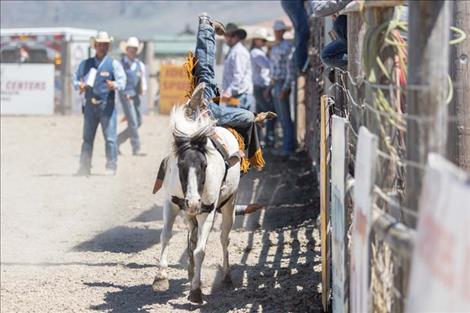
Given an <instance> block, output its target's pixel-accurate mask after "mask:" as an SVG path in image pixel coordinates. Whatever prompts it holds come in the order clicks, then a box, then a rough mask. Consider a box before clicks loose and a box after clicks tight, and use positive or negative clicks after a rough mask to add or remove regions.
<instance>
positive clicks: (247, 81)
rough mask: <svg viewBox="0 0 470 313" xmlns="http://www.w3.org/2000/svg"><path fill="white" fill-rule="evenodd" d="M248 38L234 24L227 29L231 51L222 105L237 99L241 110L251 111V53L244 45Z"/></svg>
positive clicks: (225, 69) (226, 61)
mask: <svg viewBox="0 0 470 313" xmlns="http://www.w3.org/2000/svg"><path fill="white" fill-rule="evenodd" d="M246 36H247V33H246V31H245V30H244V29H243V28H239V27H238V26H237V25H235V24H233V23H228V24H227V26H226V27H225V36H224V38H225V43H226V44H227V45H228V46H229V47H230V50H229V52H228V53H227V55H226V57H225V62H224V72H223V75H222V94H221V99H220V100H221V102H222V103H230V100H231V99H232V98H235V99H236V100H237V102H239V106H240V107H241V108H243V109H246V110H249V109H250V107H251V102H250V98H251V97H250V95H251V94H252V92H253V90H252V89H253V83H252V81H251V61H250V52H249V51H248V49H247V48H245V46H244V45H243V43H242V41H243V40H244V39H245V38H246Z"/></svg>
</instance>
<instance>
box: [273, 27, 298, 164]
mask: <svg viewBox="0 0 470 313" xmlns="http://www.w3.org/2000/svg"><path fill="white" fill-rule="evenodd" d="M273 30H274V37H275V40H276V41H275V44H274V45H273V47H272V48H271V55H270V60H271V88H272V89H273V100H274V108H275V110H276V113H277V116H278V119H279V120H280V122H281V126H282V133H283V136H282V141H283V142H282V151H281V153H280V154H281V155H282V156H289V155H290V154H292V153H293V152H294V149H295V134H294V123H293V122H292V119H291V116H290V105H289V94H290V84H291V82H292V80H293V77H292V76H293V72H294V70H293V68H292V66H293V65H294V64H293V62H292V55H293V47H292V44H291V43H290V42H288V41H287V40H285V39H284V33H285V32H286V31H287V30H289V27H287V25H286V24H285V23H284V22H283V21H282V20H277V21H275V22H274V25H273Z"/></svg>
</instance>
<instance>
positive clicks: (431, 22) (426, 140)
mask: <svg viewBox="0 0 470 313" xmlns="http://www.w3.org/2000/svg"><path fill="white" fill-rule="evenodd" d="M450 8H451V2H449V1H444V0H435V1H410V13H409V26H408V29H409V40H408V42H409V47H408V55H409V65H408V85H409V86H408V93H407V102H408V103H407V113H408V114H410V115H414V116H418V117H423V119H421V120H412V119H408V121H407V136H406V151H407V158H408V159H409V160H412V161H414V162H417V163H419V164H425V163H426V160H427V155H428V153H430V152H436V153H438V154H441V155H445V153H446V139H447V109H446V98H447V96H448V84H447V79H448V76H447V74H448V68H449V44H448V43H449V32H450V31H449V28H450V11H451V10H450ZM429 117H432V118H433V119H432V120H429V119H428V118H429ZM422 176H423V172H422V169H421V168H417V167H411V166H409V167H408V168H407V176H406V199H405V205H406V206H407V207H408V208H410V209H412V210H414V211H417V210H418V198H419V195H420V193H421V185H422ZM404 221H405V224H406V225H407V226H413V225H414V223H415V221H414V220H412V219H410V218H409V217H407V216H405V219H404Z"/></svg>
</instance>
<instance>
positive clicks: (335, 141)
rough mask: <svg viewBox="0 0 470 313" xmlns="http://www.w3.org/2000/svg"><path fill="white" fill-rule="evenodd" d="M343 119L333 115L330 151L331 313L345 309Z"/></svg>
mask: <svg viewBox="0 0 470 313" xmlns="http://www.w3.org/2000/svg"><path fill="white" fill-rule="evenodd" d="M345 126H346V120H345V119H344V118H341V117H339V116H337V115H334V116H333V132H332V153H331V160H332V162H331V227H332V234H333V235H332V240H331V241H332V242H331V243H332V273H333V297H332V298H333V312H334V313H342V312H347V301H346V299H345V282H346V260H345V259H346V243H345V237H346V228H345V218H346V212H345V209H344V196H345V186H344V185H345V175H344V165H345V158H346V153H345V151H346V146H345V145H346V138H345V136H346V132H345V128H346V127H345Z"/></svg>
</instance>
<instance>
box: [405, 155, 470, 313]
mask: <svg viewBox="0 0 470 313" xmlns="http://www.w3.org/2000/svg"><path fill="white" fill-rule="evenodd" d="M410 275H411V276H410V289H409V296H408V305H407V307H406V311H407V312H410V313H411V312H469V311H470V177H469V176H468V175H467V174H465V173H464V172H463V171H462V170H459V169H458V168H456V167H455V166H454V165H453V164H451V163H450V162H448V161H447V160H445V159H444V158H442V157H440V156H438V155H436V154H430V155H429V157H428V166H427V168H426V173H425V177H424V181H423V189H422V192H421V197H420V201H419V220H418V225H417V234H416V244H415V247H414V251H413V261H412V266H411V274H410Z"/></svg>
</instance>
